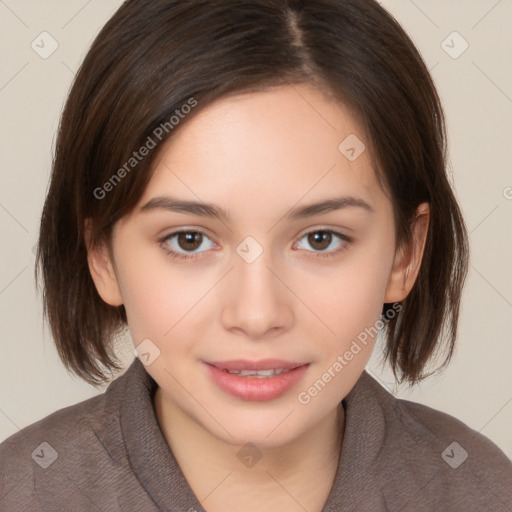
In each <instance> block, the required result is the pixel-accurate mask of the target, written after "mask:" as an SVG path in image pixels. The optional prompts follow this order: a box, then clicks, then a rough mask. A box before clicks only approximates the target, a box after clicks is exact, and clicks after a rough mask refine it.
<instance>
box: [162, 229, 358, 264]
mask: <svg viewBox="0 0 512 512" xmlns="http://www.w3.org/2000/svg"><path fill="white" fill-rule="evenodd" d="M182 233H187V234H190V233H193V234H200V235H203V236H204V237H206V238H208V239H210V237H209V236H208V235H207V234H206V233H203V232H202V231H199V230H194V229H182V230H180V231H174V232H173V233H170V234H169V235H167V236H165V237H164V238H161V239H160V240H159V242H160V244H161V245H162V248H163V249H164V251H165V252H166V253H167V254H168V255H169V256H171V257H172V259H173V260H174V259H178V260H189V259H194V258H197V256H196V254H200V253H191V254H186V253H180V252H177V251H174V250H173V249H170V248H169V245H168V244H167V243H166V242H167V241H168V240H170V239H171V238H174V237H175V236H177V235H180V234H182ZM313 233H327V234H330V235H334V236H336V237H338V238H339V239H341V241H343V242H345V243H344V244H343V246H342V247H341V248H338V249H336V250H334V251H329V252H316V251H308V252H313V253H315V254H316V255H317V257H319V258H330V257H333V256H337V255H338V254H339V253H341V252H343V251H344V250H346V248H347V245H348V244H350V243H351V242H352V239H351V238H349V237H348V236H346V235H343V234H342V233H339V232H338V231H333V230H332V229H316V230H313V231H308V232H307V233H304V235H302V236H301V237H300V239H299V240H302V239H303V238H304V237H306V236H307V235H311V234H313ZM202 252H204V251H202Z"/></svg>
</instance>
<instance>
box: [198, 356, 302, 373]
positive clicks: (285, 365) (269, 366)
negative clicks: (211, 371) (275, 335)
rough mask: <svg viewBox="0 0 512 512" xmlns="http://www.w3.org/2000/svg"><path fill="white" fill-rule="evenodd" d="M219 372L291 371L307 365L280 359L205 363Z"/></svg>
mask: <svg viewBox="0 0 512 512" xmlns="http://www.w3.org/2000/svg"><path fill="white" fill-rule="evenodd" d="M205 362H206V363H207V364H210V365H212V366H215V367H216V368H219V369H221V370H254V371H259V370H281V369H282V370H291V369H292V368H297V367H299V366H304V365H305V364H308V363H301V362H293V361H283V360H282V359H260V360H259V361H250V360H248V359H233V360H231V361H205Z"/></svg>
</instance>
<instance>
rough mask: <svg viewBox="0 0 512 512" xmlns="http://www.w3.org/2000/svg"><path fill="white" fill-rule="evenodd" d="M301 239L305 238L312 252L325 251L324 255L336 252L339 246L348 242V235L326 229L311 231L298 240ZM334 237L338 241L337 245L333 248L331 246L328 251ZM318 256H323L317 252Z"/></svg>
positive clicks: (341, 246)
mask: <svg viewBox="0 0 512 512" xmlns="http://www.w3.org/2000/svg"><path fill="white" fill-rule="evenodd" d="M303 239H306V240H307V243H308V244H309V245H310V246H311V247H312V248H313V251H314V252H321V253H326V254H325V256H327V255H333V254H336V253H338V251H339V250H340V248H341V250H342V249H343V246H344V245H345V243H347V242H349V239H348V237H346V236H345V235H342V234H341V233H337V232H336V231H331V230H328V229H327V230H318V231H311V232H309V233H306V234H305V235H304V236H303V237H302V238H301V239H300V240H303ZM336 239H338V241H339V242H338V246H337V247H335V248H334V249H332V248H331V249H332V250H330V251H328V250H327V248H328V247H329V246H330V245H332V243H333V241H335V240H336ZM299 243H300V241H299ZM319 256H324V254H319Z"/></svg>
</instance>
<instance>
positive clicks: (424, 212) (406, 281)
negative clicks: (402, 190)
mask: <svg viewBox="0 0 512 512" xmlns="http://www.w3.org/2000/svg"><path fill="white" fill-rule="evenodd" d="M429 220H430V208H429V204H428V203H422V204H420V205H419V206H418V208H417V210H416V216H415V218H414V220H413V225H412V227H411V230H412V244H411V246H409V247H401V248H400V249H399V250H397V253H396V255H395V260H394V263H393V268H392V270H391V275H390V276H389V281H388V286H387V288H386V296H385V299H384V302H385V303H393V302H401V301H402V300H404V299H405V298H406V297H407V295H409V292H410V291H411V289H412V287H413V285H414V283H415V282H416V278H417V276H418V273H419V270H420V267H421V261H422V259H423V253H424V250H425V242H426V239H427V233H428V226H429Z"/></svg>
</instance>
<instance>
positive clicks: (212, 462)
mask: <svg viewBox="0 0 512 512" xmlns="http://www.w3.org/2000/svg"><path fill="white" fill-rule="evenodd" d="M154 406H155V413H156V416H157V419H158V422H159V425H160V428H161V430H162V432H163V435H164V437H165V439H166V441H167V444H168V445H169V447H170V448H171V450H172V452H173V455H174V457H175V459H176V461H177V462H178V464H179V466H180V469H181V471H182V472H183V474H184V476H185V478H186V480H187V482H188V484H189V486H190V487H191V489H192V491H193V492H194V494H195V495H196V496H197V498H198V499H199V501H201V502H202V504H203V506H204V508H205V509H207V510H208V512H210V511H211V512H215V511H216V510H223V511H228V510H236V509H237V507H239V506H242V505H243V507H244V509H245V511H246V512H250V511H251V510H264V509H273V507H270V508H269V504H270V503H274V504H275V505H276V506H277V505H278V504H284V507H285V509H286V510H290V511H292V510H295V508H294V507H296V508H297V510H302V511H303V510H304V508H306V510H310V511H314V510H319V511H320V510H322V508H323V504H324V503H325V500H326V499H327V496H328V494H329V492H330V489H331V487H332V484H333V482H334V477H335V474H336V470H337V468H338V462H339V456H340V453H341V445H342V440H343V430H344V422H345V421H344V420H345V418H344V410H343V407H342V406H341V405H340V406H339V407H337V408H336V409H335V410H333V411H331V413H329V415H328V416H327V417H325V418H323V419H322V421H320V422H319V423H317V424H316V425H315V426H314V427H313V428H311V429H310V430H308V431H306V432H304V433H303V434H302V435H301V436H300V437H298V438H296V439H293V440H292V441H290V442H289V443H287V444H286V445H280V446H272V447H264V448H262V447H257V448H255V447H252V446H250V445H245V446H244V447H241V446H239V445H233V444H230V443H227V442H225V441H223V440H221V439H219V438H217V437H216V436H214V435H212V434H211V433H210V432H209V431H207V430H206V429H204V428H203V427H202V425H200V424H198V423H197V422H196V421H194V420H193V418H190V417H189V416H188V415H187V414H186V413H185V412H184V411H182V410H181V409H179V408H178V407H177V406H176V405H175V404H174V403H172V402H171V400H169V399H168V398H166V397H165V396H164V393H163V392H162V390H161V389H160V388H158V389H157V391H156V393H155V398H154ZM198 461H200V464H198ZM223 479H225V480H223ZM221 481H223V482H224V483H223V484H222V485H220V482H221ZM212 489H215V492H213V491H212ZM253 494H254V496H252V495H253ZM249 496H252V497H251V499H250V500H249V499H248V497H249ZM291 497H293V500H295V501H296V503H295V504H292V502H290V500H291V499H292V498H291ZM293 500H292V501H293ZM248 503H251V505H249V508H248ZM228 504H229V505H228ZM251 507H253V508H251ZM239 509H240V508H238V510H239Z"/></svg>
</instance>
